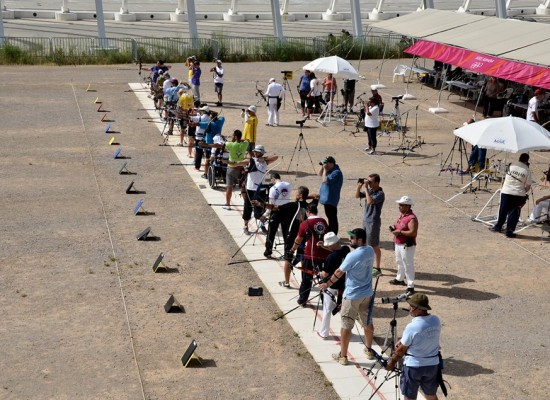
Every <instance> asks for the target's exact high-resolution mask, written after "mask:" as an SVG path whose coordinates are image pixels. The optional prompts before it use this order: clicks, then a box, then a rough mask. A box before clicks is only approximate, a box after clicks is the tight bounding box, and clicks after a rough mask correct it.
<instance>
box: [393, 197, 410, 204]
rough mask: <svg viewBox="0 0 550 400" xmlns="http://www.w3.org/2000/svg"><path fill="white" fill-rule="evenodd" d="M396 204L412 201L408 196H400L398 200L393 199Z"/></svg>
mask: <svg viewBox="0 0 550 400" xmlns="http://www.w3.org/2000/svg"><path fill="white" fill-rule="evenodd" d="M395 202H396V203H397V204H405V205H408V206H412V205H413V201H412V199H411V198H410V197H409V196H402V197H401V198H400V199H399V200H395Z"/></svg>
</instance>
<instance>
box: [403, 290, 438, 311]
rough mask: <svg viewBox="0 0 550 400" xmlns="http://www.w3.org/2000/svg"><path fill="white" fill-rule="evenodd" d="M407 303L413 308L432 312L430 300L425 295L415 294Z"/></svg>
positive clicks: (408, 298)
mask: <svg viewBox="0 0 550 400" xmlns="http://www.w3.org/2000/svg"><path fill="white" fill-rule="evenodd" d="M407 303H409V304H410V305H411V306H413V307H416V308H420V309H421V310H431V309H432V308H431V307H430V300H429V299H428V296H426V295H425V294H424V293H415V294H413V295H412V296H410V297H407Z"/></svg>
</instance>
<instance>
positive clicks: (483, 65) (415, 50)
mask: <svg viewBox="0 0 550 400" xmlns="http://www.w3.org/2000/svg"><path fill="white" fill-rule="evenodd" d="M405 52H406V53H409V54H414V55H416V56H418V57H423V58H430V59H433V60H437V61H441V62H444V63H446V64H452V65H455V66H459V67H461V68H464V69H467V70H468V71H473V72H477V73H480V74H484V75H489V76H494V77H497V78H502V79H506V80H509V81H514V82H520V83H523V84H526V85H529V86H536V87H540V88H545V89H550V68H545V67H540V66H537V65H531V64H526V63H521V62H517V61H510V60H505V59H503V58H499V57H495V56H489V55H487V54H482V53H476V52H475V51H471V50H467V49H462V48H459V47H453V46H448V45H446V44H442V43H435V42H427V41H424V40H421V41H419V42H416V43H415V44H413V45H412V46H411V47H409V48H408V49H406V50H405Z"/></svg>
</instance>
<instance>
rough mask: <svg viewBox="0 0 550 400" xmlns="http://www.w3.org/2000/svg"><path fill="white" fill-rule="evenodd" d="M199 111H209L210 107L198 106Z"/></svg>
mask: <svg viewBox="0 0 550 400" xmlns="http://www.w3.org/2000/svg"><path fill="white" fill-rule="evenodd" d="M199 110H200V111H204V112H210V107H208V106H202V107H201V108H199Z"/></svg>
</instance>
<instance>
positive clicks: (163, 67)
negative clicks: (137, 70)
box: [144, 60, 172, 83]
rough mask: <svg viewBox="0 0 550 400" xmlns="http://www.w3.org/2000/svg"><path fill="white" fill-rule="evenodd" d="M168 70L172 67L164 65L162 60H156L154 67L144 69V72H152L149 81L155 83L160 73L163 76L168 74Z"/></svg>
mask: <svg viewBox="0 0 550 400" xmlns="http://www.w3.org/2000/svg"><path fill="white" fill-rule="evenodd" d="M170 68H172V66H170V65H165V64H164V61H162V60H157V63H156V64H155V65H153V66H152V67H151V68H144V69H145V70H146V71H147V70H149V71H151V72H152V74H153V76H152V77H151V81H152V82H153V83H156V82H157V79H158V78H159V76H160V75H161V72H162V74H164V73H166V72H168V70H169V69H170Z"/></svg>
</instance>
